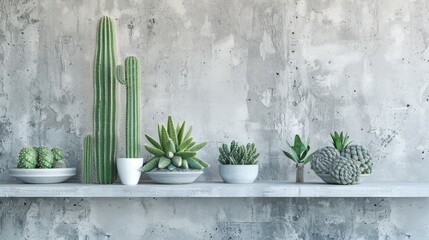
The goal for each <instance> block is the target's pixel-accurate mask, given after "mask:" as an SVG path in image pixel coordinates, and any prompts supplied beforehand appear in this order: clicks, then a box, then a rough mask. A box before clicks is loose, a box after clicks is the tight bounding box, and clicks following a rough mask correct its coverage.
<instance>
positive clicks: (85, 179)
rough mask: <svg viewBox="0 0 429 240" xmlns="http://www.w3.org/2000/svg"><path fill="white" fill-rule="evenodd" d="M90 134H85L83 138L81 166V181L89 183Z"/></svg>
mask: <svg viewBox="0 0 429 240" xmlns="http://www.w3.org/2000/svg"><path fill="white" fill-rule="evenodd" d="M92 153H93V152H92V136H91V135H86V136H85V139H84V140H83V166H82V169H83V171H82V175H83V178H82V181H83V183H91V182H92V181H91V180H92V179H91V167H92V166H91V164H92V161H91V160H92Z"/></svg>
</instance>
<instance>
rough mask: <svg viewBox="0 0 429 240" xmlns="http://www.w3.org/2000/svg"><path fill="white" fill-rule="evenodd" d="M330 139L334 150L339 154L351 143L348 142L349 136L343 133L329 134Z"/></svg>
mask: <svg viewBox="0 0 429 240" xmlns="http://www.w3.org/2000/svg"><path fill="white" fill-rule="evenodd" d="M331 138H332V145H334V147H335V149H337V150H338V151H339V152H341V151H343V149H344V148H346V147H347V146H349V145H350V143H352V142H351V141H349V135H348V134H347V133H343V132H341V133H338V132H334V133H331Z"/></svg>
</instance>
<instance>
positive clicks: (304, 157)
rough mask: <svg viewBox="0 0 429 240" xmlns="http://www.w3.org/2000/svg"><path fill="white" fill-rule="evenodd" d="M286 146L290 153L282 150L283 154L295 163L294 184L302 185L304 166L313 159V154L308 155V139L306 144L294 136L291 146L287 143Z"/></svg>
mask: <svg viewBox="0 0 429 240" xmlns="http://www.w3.org/2000/svg"><path fill="white" fill-rule="evenodd" d="M286 142H287V141H286ZM287 144H288V146H289V148H290V149H291V151H290V152H287V151H285V150H283V153H284V154H285V155H286V157H288V158H289V159H290V160H292V161H294V162H295V166H296V168H297V171H296V182H297V183H302V182H304V165H305V164H307V163H309V162H310V161H311V160H312V159H313V154H309V152H310V139H309V138H308V139H307V143H304V142H303V141H302V140H301V137H300V136H299V135H298V134H296V135H295V138H294V143H293V145H291V144H290V143H289V142H287Z"/></svg>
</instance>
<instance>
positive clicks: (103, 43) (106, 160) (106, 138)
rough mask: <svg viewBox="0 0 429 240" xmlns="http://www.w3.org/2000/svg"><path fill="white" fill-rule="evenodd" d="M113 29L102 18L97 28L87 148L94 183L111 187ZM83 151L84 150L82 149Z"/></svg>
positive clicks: (113, 167)
mask: <svg viewBox="0 0 429 240" xmlns="http://www.w3.org/2000/svg"><path fill="white" fill-rule="evenodd" d="M115 68H116V40H115V29H114V27H113V22H112V19H111V18H110V17H107V16H103V17H102V18H101V19H100V20H99V22H98V26H97V48H96V53H95V58H94V77H93V78H94V136H93V141H92V144H93V145H94V146H93V147H91V148H92V149H93V151H94V155H92V156H93V157H94V158H93V159H92V160H93V161H94V163H95V166H96V171H97V182H98V183H101V184H111V183H114V182H115V180H116V176H117V170H116V151H117V133H116V132H117V111H116V98H117V93H116V90H117V83H116V79H115ZM85 147H86V146H85Z"/></svg>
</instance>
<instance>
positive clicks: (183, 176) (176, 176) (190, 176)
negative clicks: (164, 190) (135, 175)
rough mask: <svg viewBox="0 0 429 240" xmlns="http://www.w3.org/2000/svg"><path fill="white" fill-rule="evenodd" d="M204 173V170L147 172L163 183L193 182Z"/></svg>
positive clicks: (156, 180)
mask: <svg viewBox="0 0 429 240" xmlns="http://www.w3.org/2000/svg"><path fill="white" fill-rule="evenodd" d="M201 174H203V171H188V172H174V171H173V172H157V171H152V172H146V175H147V176H149V178H150V179H152V180H153V181H154V182H156V183H163V184H184V183H192V182H194V181H195V180H197V178H198V177H199V176H200V175H201Z"/></svg>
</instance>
